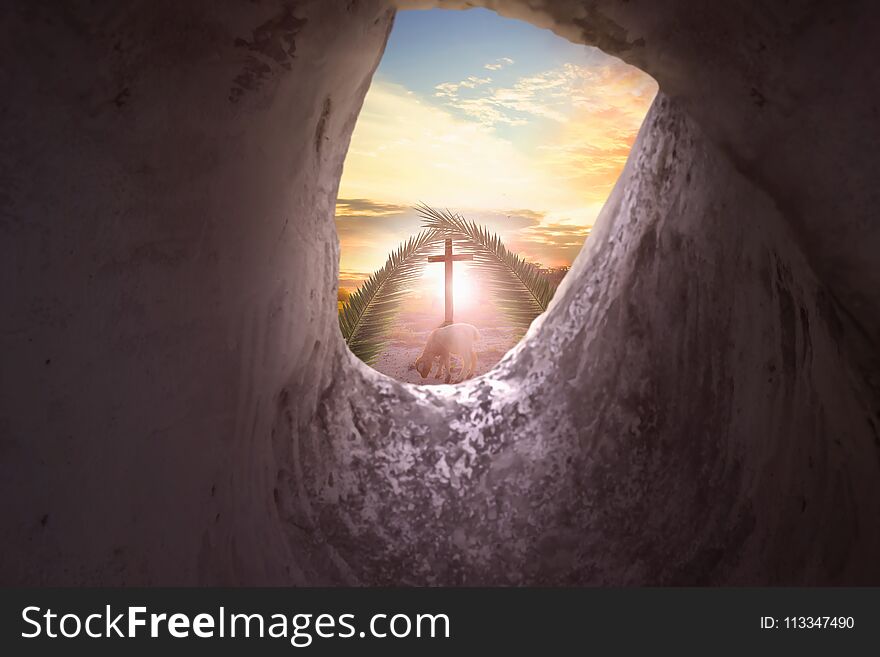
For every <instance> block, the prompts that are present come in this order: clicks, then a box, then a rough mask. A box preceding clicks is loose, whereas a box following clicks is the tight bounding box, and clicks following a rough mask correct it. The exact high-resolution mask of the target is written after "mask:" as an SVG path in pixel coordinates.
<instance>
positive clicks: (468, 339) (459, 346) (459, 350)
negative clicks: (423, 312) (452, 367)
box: [415, 324, 480, 383]
mask: <svg viewBox="0 0 880 657" xmlns="http://www.w3.org/2000/svg"><path fill="white" fill-rule="evenodd" d="M479 339H480V332H479V331H478V330H477V328H476V327H475V326H472V325H470V324H450V325H449V326H441V327H440V328H437V329H434V330H433V331H431V334H430V335H429V336H428V342H427V344H425V349H424V350H423V351H422V355H421V356H419V357H418V358H417V359H416V362H415V368H416V369H417V370H418V371H419V374H421V375H422V378H423V379H426V378H428V375H429V374H430V373H431V370H432V369H433V368H434V361H435V359H437V358H438V357H439V359H440V361H439V362H440V369H439V371H438V372H437V378H438V379H439V378H440V377H441V376H443V371H444V370H445V371H446V383H449V382H450V379H451V378H452V373H451V372H450V371H449V355H450V354H455V355H457V356H461V358H462V361H464V359H465V358H468V359H469V365H470V366H469V367H468V371H467V374H464V363H463V362H462V367H461V370H462V376H461V378H459V380H458V381H464V380H465V379H467V378H469V377H471V376H473V375H474V370H476V368H477V352H476V351H475V350H474V343H475V342H476V341H477V340H479Z"/></svg>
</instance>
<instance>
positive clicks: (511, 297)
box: [415, 204, 556, 329]
mask: <svg viewBox="0 0 880 657" xmlns="http://www.w3.org/2000/svg"><path fill="white" fill-rule="evenodd" d="M415 210H416V212H418V213H419V215H420V216H421V217H422V220H423V224H422V225H423V226H424V227H425V228H427V229H428V230H433V231H436V232H437V233H438V234H440V235H441V236H442V237H444V238H453V239H458V240H462V244H461V248H463V249H464V252H465V253H470V254H471V255H472V256H473V266H475V267H476V268H477V269H478V270H479V271H480V272H482V273H483V274H484V277H485V280H486V282H487V284H488V285H489V287H490V289H491V290H492V292H493V298H494V300H495V303H496V305H497V306H498V309H499V310H500V311H501V312H502V313H504V315H506V316H507V318H508V320H509V321H511V322H512V323H513V324H514V325H515V326H517V327H520V328H523V329H526V328H528V326H529V324H531V323H532V320H534V319H535V317H537V316H538V315H540V314H541V313H542V312H544V311H545V310H547V306H549V305H550V301H551V299H553V294H554V293H555V292H556V284H555V283H554V282H553V281H551V280H550V279H549V278H548V277H547V276H545V275H544V274H542V273H541V271H540V270H539V269H538V268H537V267H535V266H534V265H533V264H531V263H529V262H526V261H525V260H523V259H522V258H521V257H520V256H519V255H517V254H516V253H514V252H513V251H511V250H509V249H508V248H507V247H506V246H504V243H503V242H502V241H501V238H500V237H498V235H497V234H495V233H490V232H489V229H488V228H486V227H485V226H480V225H477V224H476V223H475V222H473V221H468V220H467V219H465V218H464V217H462V216H461V215H459V214H455V213H452V212H450V211H449V210H436V209H434V208H432V207H430V206H428V205H425V204H420V205H418V206H416V208H415Z"/></svg>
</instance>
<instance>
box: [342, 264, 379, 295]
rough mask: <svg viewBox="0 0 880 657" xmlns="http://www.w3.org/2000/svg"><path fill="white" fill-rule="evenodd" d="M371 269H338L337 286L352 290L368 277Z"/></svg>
mask: <svg viewBox="0 0 880 657" xmlns="http://www.w3.org/2000/svg"><path fill="white" fill-rule="evenodd" d="M372 273H373V272H371V271H357V270H351V269H340V270H339V287H340V288H345V289H347V290H349V291H354V290H356V289H357V288H359V287H360V286H361V283H363V282H364V281H365V280H367V279H368V278H369V277H370V274H372Z"/></svg>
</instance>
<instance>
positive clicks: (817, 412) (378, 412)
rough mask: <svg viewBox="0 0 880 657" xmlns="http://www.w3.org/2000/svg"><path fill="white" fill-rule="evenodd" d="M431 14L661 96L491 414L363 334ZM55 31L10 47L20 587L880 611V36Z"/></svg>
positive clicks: (128, 25) (220, 14)
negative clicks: (391, 156)
mask: <svg viewBox="0 0 880 657" xmlns="http://www.w3.org/2000/svg"><path fill="white" fill-rule="evenodd" d="M395 4H396V6H397V7H399V8H413V7H428V6H443V7H447V8H452V9H456V8H462V7H464V6H465V5H483V6H487V7H489V8H492V9H495V10H496V11H498V12H500V13H503V14H504V15H507V16H511V17H516V18H521V19H523V20H526V21H530V22H532V23H534V24H535V25H538V26H541V27H545V28H548V29H552V30H553V31H555V32H556V33H557V34H559V35H561V36H563V37H565V38H568V39H571V40H573V41H577V42H582V43H586V44H592V45H595V46H598V47H599V48H601V49H603V50H605V51H606V52H608V53H611V54H614V55H616V56H618V57H621V58H622V59H624V60H626V61H627V62H629V63H631V64H633V65H636V66H638V67H640V68H641V69H643V70H645V71H646V72H648V73H649V74H651V75H652V76H653V77H654V78H655V79H656V80H657V81H658V82H659V85H660V93H659V94H658V96H657V98H656V101H655V103H654V106H653V108H652V109H651V111H650V112H649V114H648V116H647V118H646V120H645V124H644V126H643V128H642V130H641V133H640V135H639V138H638V140H637V142H636V144H635V146H634V148H633V150H632V153H631V155H630V158H629V162H628V163H627V165H626V168H625V170H624V172H623V174H622V176H621V178H620V180H619V182H618V183H617V186H616V188H615V190H614V192H613V193H612V195H611V197H610V198H609V200H608V202H607V204H606V206H605V208H604V210H603V211H602V213H601V216H600V218H599V220H598V223H597V224H596V226H595V228H594V230H593V233H592V235H591V238H590V239H589V241H588V242H587V245H586V247H585V249H584V250H583V251H582V252H581V254H580V256H579V258H578V260H577V261H576V263H575V265H574V267H573V268H572V271H571V272H570V273H569V275H568V276H567V277H566V279H565V281H564V282H563V284H562V285H561V287H560V288H559V290H558V291H557V293H556V295H555V297H554V300H553V302H552V304H551V305H550V308H549V310H548V311H547V312H546V313H544V314H543V315H542V316H541V317H540V318H539V319H538V320H537V321H535V322H534V323H533V325H532V326H531V329H530V330H529V332H528V334H527V335H526V337H525V339H524V340H523V341H522V342H521V343H520V344H519V345H518V346H517V347H516V348H515V349H514V350H513V351H512V352H511V353H509V354H508V355H507V356H506V357H505V359H504V360H503V361H502V362H501V363H500V364H499V365H498V366H497V367H496V368H495V369H494V370H493V371H491V372H490V373H489V374H487V375H486V376H483V377H481V378H479V379H476V380H471V381H468V382H466V383H464V384H462V385H459V386H455V387H439V388H430V389H428V388H420V387H411V386H407V385H404V384H401V383H398V382H396V381H393V380H390V379H388V378H386V377H383V376H381V375H380V374H378V373H376V372H375V371H373V370H371V369H370V368H368V367H367V366H365V365H363V364H362V363H361V362H360V361H358V360H357V359H356V358H355V357H354V356H353V355H352V354H351V353H350V352H349V351H348V350H347V349H346V348H345V345H344V343H343V340H342V337H341V336H340V334H339V330H338V328H337V316H336V308H335V303H336V298H335V297H336V291H335V284H336V283H335V282H336V275H337V263H338V247H337V239H336V236H335V233H334V222H333V208H334V203H335V196H336V189H337V184H338V180H339V175H340V171H341V168H342V164H343V160H344V157H345V153H346V149H347V145H348V141H349V138H350V135H351V131H352V128H353V126H354V123H355V120H356V118H357V115H358V111H359V108H360V106H361V102H362V100H363V98H364V94H365V93H366V91H367V88H368V86H369V84H370V80H371V75H372V73H373V71H374V70H375V68H376V66H377V64H378V62H379V59H380V57H381V55H382V51H383V46H384V43H385V40H386V38H387V35H388V32H389V30H390V28H391V25H392V21H393V18H394V11H395ZM44 11H48V10H44V9H42V8H39V7H36V8H34V7H33V6H32V4H31V3H29V2H26V1H25V0H14V1H13V2H12V3H11V4H10V7H9V8H8V9H7V10H6V12H7V13H6V16H7V18H6V19H5V24H4V28H3V29H4V32H6V34H5V35H4V39H3V40H2V43H3V45H2V48H3V60H4V62H5V63H6V64H7V66H5V67H4V70H3V72H2V79H3V80H4V81H5V87H6V89H7V91H8V92H9V93H7V95H6V105H5V109H4V112H3V113H2V114H0V136H2V143H3V144H4V152H5V154H6V155H7V156H8V159H7V160H6V162H4V165H3V168H2V169H0V209H2V213H0V214H2V223H0V230H2V231H3V239H2V240H0V256H2V257H0V262H2V266H3V268H4V272H5V273H4V275H3V277H2V283H0V285H2V289H3V300H4V317H3V325H2V328H3V333H2V336H3V337H2V341H3V342H2V344H3V347H2V348H3V357H2V360H3V366H2V368H0V372H2V373H0V381H2V394H0V434H2V441H0V446H2V447H0V448H2V454H3V455H2V458H0V475H2V476H0V486H2V494H3V499H4V500H5V504H4V505H3V506H4V511H3V514H2V525H0V531H2V533H3V535H4V536H5V537H7V538H5V539H4V544H3V547H2V549H0V578H2V580H3V582H4V583H31V584H33V583H53V584H74V583H96V582H99V583H107V584H118V583H142V584H154V583H166V584H190V583H211V584H217V583H227V584H243V583H250V584H321V583H358V584H527V583H530V584H646V583H652V584H657V583H678V584H684V583H697V584H702V583H728V584H731V583H790V584H813V583H834V584H842V583H875V584H876V583H878V581H880V561H878V560H877V558H876V555H877V554H878V551H880V523H878V522H877V518H878V517H880V495H878V493H880V438H878V425H880V422H878V418H877V411H878V408H880V406H878V394H877V381H878V380H880V379H878V373H880V372H878V366H877V355H878V352H877V347H876V345H877V338H878V336H880V266H878V264H877V259H876V254H877V252H878V250H880V248H878V247H880V226H878V223H877V221H876V207H877V202H878V200H880V199H878V197H877V189H878V187H877V185H876V179H875V176H876V172H877V171H880V161H878V159H880V149H877V148H871V147H869V146H870V139H871V137H870V136H871V135H874V134H876V121H877V106H878V103H877V98H876V89H877V88H880V85H878V84H877V82H878V80H877V76H878V72H877V69H876V66H875V63H876V58H875V57H873V52H874V46H873V43H874V42H875V39H874V34H875V33H876V30H877V28H878V21H880V18H878V10H877V8H876V5H873V4H871V3H869V2H867V1H863V2H859V1H856V2H851V3H830V2H827V3H815V2H789V3H784V4H780V3H766V2H759V1H758V0H754V1H751V0H749V1H744V2H738V3H711V6H710V5H709V3H703V2H697V1H696V0H671V1H669V2H663V3H657V2H648V1H647V0H631V1H630V2H625V3H621V2H612V1H610V0H558V1H556V2H545V3H536V2H528V1H527V0H482V1H477V2H467V3H466V2H464V1H463V0H399V2H397V3H391V2H388V1H386V0H359V1H352V2H324V1H323V0H322V1H318V0H301V1H298V2H291V1H284V0H267V1H265V2H261V3H238V2H219V3H218V2H207V0H205V1H201V0H199V1H196V2H187V3H158V4H156V3H150V4H149V6H147V5H145V4H143V3H128V2H119V3H98V4H94V3H93V4H88V5H87V4H83V3H80V4H77V5H76V6H71V7H69V8H68V9H67V10H66V14H65V16H66V19H65V20H48V19H47V16H45V15H43V12H44ZM60 62H63V63H64V65H63V66H61V65H60V64H59V63H60ZM13 91H14V93H12V92H13ZM10 162H11V163H12V164H10Z"/></svg>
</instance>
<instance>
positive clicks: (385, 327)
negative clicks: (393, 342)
mask: <svg viewBox="0 0 880 657" xmlns="http://www.w3.org/2000/svg"><path fill="white" fill-rule="evenodd" d="M416 211H417V212H418V214H419V216H420V217H421V218H422V221H423V223H422V230H421V231H419V233H418V234H416V235H410V237H409V238H408V239H407V240H406V241H404V242H402V243H401V244H400V245H399V246H398V247H397V248H396V249H394V250H393V251H392V252H391V253H390V254H389V255H388V260H387V261H386V262H385V264H384V265H383V266H382V268H381V269H379V270H377V271H375V272H373V273H372V274H371V275H370V277H369V278H368V279H367V280H366V281H364V283H363V284H362V285H361V286H360V287H359V288H358V289H357V290H355V292H354V293H353V294H352V295H351V296H350V297H349V299H348V300H347V301H346V302H345V303H344V304H343V305H342V307H341V308H340V309H339V328H340V330H341V331H342V337H343V339H344V340H345V344H346V345H347V346H348V348H349V350H350V351H351V352H352V353H353V354H354V355H355V356H357V357H358V358H360V359H361V360H362V361H363V362H365V363H367V364H373V363H374V362H375V360H376V358H377V357H378V356H379V355H380V354H381V353H382V351H383V350H384V349H385V348H386V346H387V344H388V336H389V333H390V331H391V329H392V327H393V326H394V324H395V322H397V320H398V317H399V312H400V308H401V306H403V305H405V304H406V302H407V301H408V298H409V294H410V293H411V292H412V291H413V289H414V288H415V287H417V286H418V281H419V278H420V276H421V273H422V269H423V267H424V264H425V262H426V261H432V262H443V263H445V262H446V260H447V259H448V260H449V261H450V263H451V264H454V262H455V261H456V260H468V261H470V262H471V264H472V265H474V266H476V269H477V272H478V275H479V279H478V280H479V284H480V285H482V286H483V287H485V288H486V290H487V291H489V292H490V293H491V296H490V297H489V299H490V300H491V301H490V303H491V304H492V306H493V310H494V312H495V313H497V314H499V315H501V316H502V317H503V318H504V320H505V321H506V323H507V324H508V325H509V326H510V327H512V328H513V329H514V330H516V331H523V332H525V330H527V329H528V328H529V326H530V325H531V323H532V322H533V321H534V319H535V318H536V317H538V316H539V315H540V314H541V313H542V312H544V311H546V310H547V308H548V306H549V305H550V301H551V300H552V299H553V295H554V294H555V292H556V288H557V283H556V282H555V281H553V280H552V279H551V278H550V277H548V276H546V275H545V274H544V273H543V272H542V271H541V269H540V268H539V267H536V266H535V265H534V264H532V263H530V262H528V261H526V260H525V259H524V258H522V257H521V256H520V255H519V254H517V253H515V252H513V251H511V250H509V249H508V248H507V247H506V246H505V245H504V242H502V241H501V237H500V236H499V235H497V234H496V233H493V232H492V231H491V230H489V229H488V228H487V227H486V226H481V225H479V224H477V223H476V222H475V221H473V220H468V219H466V218H465V217H463V216H461V215H460V214H459V213H458V212H454V211H451V210H448V209H439V208H432V207H430V206H427V205H420V206H417V207H416ZM454 244H455V245H458V246H459V247H461V248H463V249H464V252H462V253H459V254H458V255H454V254H453V245H454ZM435 245H440V246H444V247H445V249H446V250H445V252H444V254H443V255H439V256H430V255H429V253H430V252H431V250H432V249H434V247H435ZM453 276H454V270H453V268H452V267H450V268H449V269H447V279H446V282H445V285H446V307H445V313H444V314H443V316H442V320H443V324H451V323H453V322H454V321H455V316H454V313H453V309H454V300H453V298H452V280H453ZM437 321H438V324H437V325H438V326H440V325H441V324H440V321H441V317H439V316H438V318H437Z"/></svg>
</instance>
